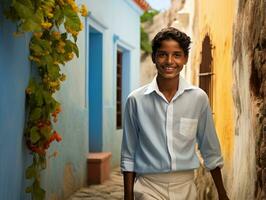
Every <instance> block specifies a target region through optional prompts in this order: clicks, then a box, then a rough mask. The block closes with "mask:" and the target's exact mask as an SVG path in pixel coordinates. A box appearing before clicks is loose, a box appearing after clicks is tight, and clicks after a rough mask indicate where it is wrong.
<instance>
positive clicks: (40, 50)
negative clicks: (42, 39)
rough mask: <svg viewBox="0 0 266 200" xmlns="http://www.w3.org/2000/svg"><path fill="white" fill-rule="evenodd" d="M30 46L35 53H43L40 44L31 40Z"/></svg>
mask: <svg viewBox="0 0 266 200" xmlns="http://www.w3.org/2000/svg"><path fill="white" fill-rule="evenodd" d="M30 48H31V49H32V50H33V51H34V53H35V54H37V55H41V54H42V53H43V49H42V47H41V46H40V45H38V44H35V43H34V42H31V44H30Z"/></svg>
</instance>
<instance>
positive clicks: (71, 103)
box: [0, 0, 141, 200]
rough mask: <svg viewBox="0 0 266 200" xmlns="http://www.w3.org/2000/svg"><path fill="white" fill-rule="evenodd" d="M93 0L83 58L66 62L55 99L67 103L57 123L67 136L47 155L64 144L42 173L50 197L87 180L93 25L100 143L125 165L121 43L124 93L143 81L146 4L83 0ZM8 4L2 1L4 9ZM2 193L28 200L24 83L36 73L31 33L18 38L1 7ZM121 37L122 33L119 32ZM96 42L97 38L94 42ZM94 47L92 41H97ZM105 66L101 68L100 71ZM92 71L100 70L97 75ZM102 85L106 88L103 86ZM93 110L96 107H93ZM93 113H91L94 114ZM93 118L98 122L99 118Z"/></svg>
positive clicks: (70, 190)
mask: <svg viewBox="0 0 266 200" xmlns="http://www.w3.org/2000/svg"><path fill="white" fill-rule="evenodd" d="M84 2H85V3H86V4H87V6H88V8H89V10H90V12H91V15H90V16H89V17H88V18H87V19H86V23H85V20H84V19H82V20H83V22H84V23H85V30H84V31H82V32H81V33H80V34H79V37H78V46H79V51H80V57H79V58H78V59H74V60H73V61H71V62H70V63H68V64H67V65H66V66H65V67H63V69H62V70H63V72H64V73H65V74H66V75H67V80H66V81H65V82H64V83H63V85H62V87H61V90H60V92H58V93H56V95H55V97H56V99H57V100H58V101H59V102H61V103H62V110H63V111H62V113H61V114H60V115H59V120H58V123H57V124H55V129H56V130H57V131H58V132H59V133H60V134H61V135H62V137H63V140H62V141H61V143H59V144H58V143H53V144H52V145H51V148H50V149H49V152H48V155H50V154H52V153H53V152H54V151H58V152H59V155H58V157H56V158H53V157H51V158H49V159H48V162H47V169H46V170H45V171H44V172H43V173H42V180H43V182H42V185H43V187H44V188H45V189H46V191H47V199H66V198H67V197H69V196H70V195H71V194H72V193H73V192H75V191H76V190H77V189H78V188H80V187H81V186H82V185H84V184H85V182H86V168H87V163H86V156H87V153H88V151H89V146H90V145H89V144H90V143H91V144H92V143H93V142H94V139H91V140H92V141H90V139H89V130H90V128H93V127H89V126H88V122H89V111H90V109H92V107H93V106H95V104H92V105H90V98H91V96H90V95H89V94H90V92H91V95H93V92H92V91H91V90H92V88H90V86H89V79H91V78H90V75H89V74H90V73H89V72H91V73H95V71H94V70H93V66H92V64H91V63H90V61H89V58H88V55H89V46H90V42H89V40H90V39H92V38H89V27H90V26H91V27H93V28H94V29H95V30H97V31H99V32H100V33H101V34H102V42H103V45H102V60H101V61H100V60H99V62H102V69H99V70H98V71H96V75H97V76H96V77H100V79H99V80H100V82H99V83H97V84H99V85H97V87H98V88H102V90H101V89H99V93H97V95H98V96H97V98H98V99H101V100H99V101H100V103H99V102H98V104H97V105H98V106H99V119H102V120H101V121H100V125H99V126H98V128H99V130H100V132H101V133H100V134H101V135H96V136H97V137H96V141H97V142H98V144H97V145H98V146H97V147H96V150H98V149H97V148H99V150H102V151H111V152H112V154H113V158H112V165H113V166H117V165H119V159H120V144H121V138H122V131H121V130H116V119H115V116H116V113H115V112H116V50H117V48H122V49H123V51H124V52H125V63H126V65H125V68H124V71H123V74H124V76H125V77H124V80H125V81H126V83H125V85H126V88H124V90H123V98H124V100H125V97H126V96H127V94H128V93H129V92H130V91H131V90H132V89H134V88H136V87H138V85H139V65H140V57H139V55H140V48H139V43H140V42H139V40H140V38H139V37H140V29H139V27H140V22H139V16H140V14H141V10H140V9H139V8H138V7H137V6H136V5H135V4H134V3H133V1H131V0H112V1H104V3H103V1H99V0H83V1H81V0H78V1H77V3H78V4H81V3H84ZM1 6H2V1H1V5H0V8H1ZM0 12H1V13H0V94H1V97H0V136H1V139H0V199H1V200H2V199H4V200H6V199H7V200H18V199H23V200H24V199H27V198H28V196H27V195H26V194H25V193H24V189H25V187H26V181H25V176H24V174H25V168H26V166H27V163H29V162H30V160H31V157H30V156H29V154H28V152H27V150H26V148H25V145H24V140H23V128H24V121H25V92H24V91H25V88H26V87H27V84H28V80H29V75H30V63H29V62H28V60H27V57H28V43H29V39H30V35H22V36H20V37H14V36H13V32H14V31H15V25H14V24H12V23H11V22H9V21H7V20H5V19H4V17H3V16H2V8H1V9H0ZM114 38H115V39H114ZM91 45H92V44H91ZM92 46H93V45H92ZM97 73H98V74H97ZM91 75H92V76H93V74H91ZM100 90H101V91H100ZM91 113H92V112H91ZM90 117H91V116H90ZM92 123H93V122H92Z"/></svg>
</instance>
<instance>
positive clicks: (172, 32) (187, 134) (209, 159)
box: [121, 27, 228, 200]
mask: <svg viewBox="0 0 266 200" xmlns="http://www.w3.org/2000/svg"><path fill="white" fill-rule="evenodd" d="M190 43H191V41H190V37H188V36H187V35H186V34H185V33H183V32H181V31H179V30H177V29H175V28H173V27H169V28H165V29H162V30H161V31H160V32H159V33H157V35H156V36H155V37H154V39H153V41H152V61H153V63H154V64H155V65H156V68H157V72H158V73H157V76H156V77H155V78H154V79H153V81H152V82H151V83H150V84H148V85H145V86H143V87H141V88H139V89H137V90H135V91H133V92H132V93H131V94H130V95H129V97H128V99H127V103H126V108H125V115H124V117H125V118H124V129H123V141H122V150H121V169H122V171H123V175H124V194H125V197H124V199H125V200H133V199H134V198H135V199H136V200H138V199H139V200H140V199H141V200H155V199H161V200H167V199H170V200H195V199H196V188H195V184H194V182H193V178H194V169H197V168H198V167H199V160H198V157H197V155H196V152H195V145H196V143H198V147H199V149H200V151H201V154H202V157H203V159H204V163H205V167H206V168H207V169H208V170H210V172H211V175H212V177H213V180H214V182H215V185H216V188H217V191H218V195H219V199H220V200H221V199H223V200H224V199H228V197H227V194H226V191H225V188H224V185H223V182H222V176H221V171H220V168H221V167H222V166H223V158H222V156H221V151H220V144H219V141H218V138H217V136H216V132H215V128H214V124H213V119H212V114H211V110H210V106H209V103H208V96H207V95H206V93H205V92H204V91H203V90H201V89H200V88H198V87H195V86H192V85H190V84H189V83H187V82H186V81H185V80H184V79H183V78H182V77H181V76H180V75H179V74H180V72H181V70H182V69H183V66H184V65H185V64H186V63H187V60H188V54H189V46H190Z"/></svg>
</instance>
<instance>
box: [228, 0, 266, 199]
mask: <svg viewBox="0 0 266 200" xmlns="http://www.w3.org/2000/svg"><path fill="white" fill-rule="evenodd" d="M265 10H266V2H265V1H264V0H250V1H246V0H239V1H238V2H237V14H236V16H235V23H234V37H233V38H234V39H233V53H232V54H233V73H234V87H233V91H234V92H233V95H234V103H235V108H236V129H235V135H236V136H235V137H236V139H235V155H234V158H235V159H234V161H235V162H234V165H233V167H234V171H233V176H234V181H233V185H232V186H233V187H232V192H231V194H232V199H254V198H255V199H265V198H266V169H265V166H266V117H265V116H266V96H265V95H266V25H265V19H266V13H265ZM255 163H256V166H255ZM254 195H255V197H254Z"/></svg>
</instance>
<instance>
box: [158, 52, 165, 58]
mask: <svg viewBox="0 0 266 200" xmlns="http://www.w3.org/2000/svg"><path fill="white" fill-rule="evenodd" d="M158 56H159V57H165V56H167V54H166V53H164V52H159V53H158Z"/></svg>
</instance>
